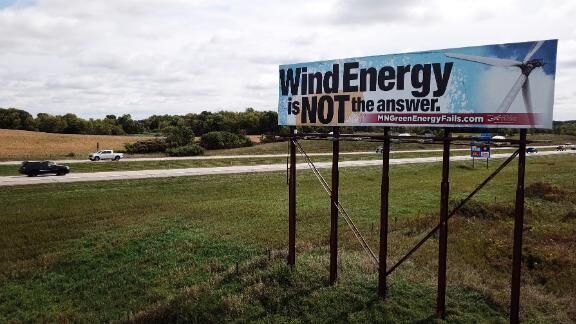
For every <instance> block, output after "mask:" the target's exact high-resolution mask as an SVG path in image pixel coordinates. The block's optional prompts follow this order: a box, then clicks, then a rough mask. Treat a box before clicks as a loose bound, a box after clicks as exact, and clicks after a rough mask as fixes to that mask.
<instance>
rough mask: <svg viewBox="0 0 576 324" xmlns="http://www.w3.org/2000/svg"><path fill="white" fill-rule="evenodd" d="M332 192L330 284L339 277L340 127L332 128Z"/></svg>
mask: <svg viewBox="0 0 576 324" xmlns="http://www.w3.org/2000/svg"><path fill="white" fill-rule="evenodd" d="M332 132H333V134H334V135H333V136H334V141H333V142H332V194H331V195H330V284H331V285H333V284H334V283H335V282H336V279H338V186H339V182H340V181H339V180H340V179H339V176H340V174H339V170H338V155H339V154H340V127H333V128H332Z"/></svg>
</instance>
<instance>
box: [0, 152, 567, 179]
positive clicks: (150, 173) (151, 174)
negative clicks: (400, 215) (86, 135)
mask: <svg viewBox="0 0 576 324" xmlns="http://www.w3.org/2000/svg"><path fill="white" fill-rule="evenodd" d="M559 154H576V150H570V151H543V152H540V153H537V155H536V156H544V155H559ZM281 156H284V155H281ZM508 156H510V154H509V153H501V154H492V159H501V158H507V157H508ZM529 157H530V156H529ZM450 160H451V161H466V160H470V157H468V156H453V157H451V158H450ZM440 161H442V157H439V156H438V157H422V158H404V159H390V164H391V165H397V164H411V163H434V162H440ZM381 164H382V160H380V159H378V160H361V161H342V162H340V164H339V165H340V167H341V168H349V167H365V166H375V165H381ZM315 165H316V167H317V168H318V169H327V168H330V167H331V165H332V163H331V162H318V163H315ZM296 168H297V169H300V170H301V169H308V168H309V167H308V165H307V164H306V163H298V164H297V166H296ZM285 170H286V164H285V163H281V164H266V165H238V166H229V167H210V168H188V169H171V170H140V171H111V172H93V173H71V174H68V175H66V176H52V175H47V176H38V177H26V176H7V177H0V186H19V185H33V184H48V183H68V182H90V181H109V180H128V179H147V178H166V177H190V176H201V175H219V174H238V173H256V172H274V171H285Z"/></svg>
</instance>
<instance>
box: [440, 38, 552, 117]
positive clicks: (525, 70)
mask: <svg viewBox="0 0 576 324" xmlns="http://www.w3.org/2000/svg"><path fill="white" fill-rule="evenodd" d="M542 44H544V41H539V42H534V44H532V47H531V48H530V50H529V51H528V53H526V56H525V57H524V60H522V62H520V61H516V60H510V59H501V58H496V57H484V56H476V55H467V54H455V53H454V54H453V53H446V54H445V55H446V56H448V57H451V58H456V59H460V60H464V61H470V62H476V63H481V64H486V65H490V66H500V67H517V68H519V69H520V72H521V73H520V75H519V76H518V79H516V82H514V84H513V85H512V88H511V89H510V91H508V94H506V97H504V100H502V103H500V106H499V107H498V110H497V112H499V113H505V112H508V110H509V109H510V106H511V105H512V102H514V99H516V96H518V92H520V89H522V98H523V99H524V106H525V107H526V112H527V113H529V115H528V116H529V117H528V118H529V122H530V125H531V126H535V122H534V115H533V113H534V107H533V106H532V94H531V92H530V78H529V76H530V73H532V71H533V70H534V69H536V68H539V67H542V66H544V62H543V61H542V60H541V59H532V56H534V53H536V52H537V51H538V50H539V49H540V47H542Z"/></svg>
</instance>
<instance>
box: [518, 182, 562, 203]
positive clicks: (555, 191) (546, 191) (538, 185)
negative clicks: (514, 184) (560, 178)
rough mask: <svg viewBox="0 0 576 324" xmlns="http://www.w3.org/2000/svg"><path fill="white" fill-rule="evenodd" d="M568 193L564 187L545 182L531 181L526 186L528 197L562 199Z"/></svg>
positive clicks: (550, 199) (551, 199) (549, 199)
mask: <svg viewBox="0 0 576 324" xmlns="http://www.w3.org/2000/svg"><path fill="white" fill-rule="evenodd" d="M566 195H567V193H566V191H564V190H563V189H561V188H559V187H557V186H555V185H553V184H549V183H545V182H535V183H531V184H530V185H528V186H527V187H526V197H530V198H537V199H542V200H548V201H560V200H563V199H564V197H565V196H566Z"/></svg>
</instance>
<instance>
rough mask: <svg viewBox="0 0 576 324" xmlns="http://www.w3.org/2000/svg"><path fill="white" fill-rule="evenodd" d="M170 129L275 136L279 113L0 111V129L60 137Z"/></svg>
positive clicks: (138, 132)
mask: <svg viewBox="0 0 576 324" xmlns="http://www.w3.org/2000/svg"><path fill="white" fill-rule="evenodd" d="M170 127H179V128H190V129H191V130H192V131H193V133H194V134H196V135H198V136H199V135H203V134H206V133H208V132H211V131H226V132H231V133H236V134H245V135H255V134H278V133H279V132H280V131H281V128H282V127H281V126H278V114H277V113H276V112H274V111H256V110H254V109H252V108H247V109H246V110H245V111H243V112H231V111H219V112H209V111H203V112H201V113H199V114H193V113H190V114H186V115H152V116H150V117H148V118H144V119H141V120H135V119H133V118H132V116H131V115H130V114H124V115H121V116H119V117H118V116H116V115H106V117H105V118H103V119H95V118H90V119H84V118H80V117H78V116H76V115H75V114H71V113H68V114H65V115H51V114H47V113H39V114H37V115H36V117H34V116H32V115H31V114H30V113H28V112H27V111H25V110H21V109H15V108H0V128H4V129H19V130H28V131H39V132H46V133H63V134H91V135H124V134H154V133H157V134H161V133H164V129H167V128H170Z"/></svg>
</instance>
